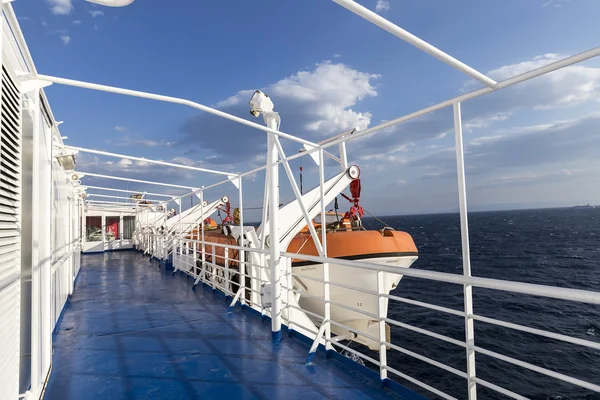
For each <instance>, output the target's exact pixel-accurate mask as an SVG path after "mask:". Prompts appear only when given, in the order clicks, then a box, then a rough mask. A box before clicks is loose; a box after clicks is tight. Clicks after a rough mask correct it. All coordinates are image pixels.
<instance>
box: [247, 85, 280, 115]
mask: <svg viewBox="0 0 600 400" xmlns="http://www.w3.org/2000/svg"><path fill="white" fill-rule="evenodd" d="M273 108H274V106H273V101H271V99H270V98H269V96H267V95H266V94H264V93H263V92H261V91H260V90H257V91H256V92H254V94H253V95H252V98H251V99H250V114H252V115H254V116H255V117H258V116H259V115H260V114H261V113H270V112H272V111H273Z"/></svg>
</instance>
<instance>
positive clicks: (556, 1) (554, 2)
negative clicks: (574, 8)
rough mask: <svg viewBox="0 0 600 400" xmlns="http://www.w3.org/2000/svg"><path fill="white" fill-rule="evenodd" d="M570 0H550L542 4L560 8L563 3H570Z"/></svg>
mask: <svg viewBox="0 0 600 400" xmlns="http://www.w3.org/2000/svg"><path fill="white" fill-rule="evenodd" d="M570 1H571V0H548V1H546V2H545V3H544V4H542V7H549V6H554V7H556V8H558V7H561V6H562V4H563V3H568V2H570Z"/></svg>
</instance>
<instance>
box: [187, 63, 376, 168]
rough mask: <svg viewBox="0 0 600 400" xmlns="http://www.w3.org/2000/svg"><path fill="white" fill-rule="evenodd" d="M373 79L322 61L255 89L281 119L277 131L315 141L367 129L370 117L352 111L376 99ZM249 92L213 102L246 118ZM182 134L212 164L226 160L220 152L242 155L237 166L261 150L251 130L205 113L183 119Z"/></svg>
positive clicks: (261, 144)
mask: <svg viewBox="0 0 600 400" xmlns="http://www.w3.org/2000/svg"><path fill="white" fill-rule="evenodd" d="M378 77H379V75H377V74H372V73H367V72H361V71H358V70H356V69H353V68H351V67H349V66H347V65H345V64H342V63H331V62H323V63H319V64H316V65H315V66H314V67H313V68H312V69H307V70H302V71H299V72H297V73H295V74H293V75H290V76H288V77H285V78H283V79H281V80H279V81H277V82H274V83H271V84H268V85H266V86H264V87H262V88H261V90H263V91H264V92H265V93H266V94H268V95H269V96H270V97H271V99H272V100H273V102H274V103H275V111H277V112H279V114H280V115H281V117H282V127H281V129H282V130H283V131H286V132H290V133H293V134H296V135H302V136H303V137H305V138H307V139H309V140H315V141H319V140H322V139H323V137H324V136H328V135H332V134H335V133H339V132H343V131H347V130H350V129H352V128H356V127H358V128H359V129H365V128H367V127H368V126H369V124H370V123H371V114H370V113H369V112H365V111H359V110H357V108H356V107H357V105H358V103H359V102H360V101H361V100H363V99H366V98H369V97H375V96H377V95H378V92H377V89H376V87H375V86H374V81H375V80H376V79H377V78H378ZM253 92H254V89H252V90H240V91H239V92H237V93H236V94H234V95H233V96H230V97H228V98H226V99H224V100H223V101H221V102H219V103H217V107H219V108H221V109H223V110H224V111H226V112H228V113H231V114H234V115H237V116H240V117H242V118H245V119H250V118H251V117H250V116H249V113H248V101H249V99H250V97H251V96H252V93H253ZM182 130H183V132H184V133H185V134H186V138H185V139H186V141H187V144H188V145H189V144H191V143H199V144H201V145H202V147H203V148H205V149H209V150H214V151H215V153H216V154H215V156H216V157H214V158H212V162H213V163H221V162H229V161H228V159H227V157H222V155H225V154H227V155H229V156H230V157H231V156H238V157H239V156H242V157H244V159H242V158H238V160H239V161H240V162H243V161H250V158H251V157H252V156H253V155H255V154H257V153H260V152H261V151H262V150H263V148H264V146H265V144H264V140H261V139H260V136H257V133H256V132H249V131H248V130H247V128H245V127H243V126H240V125H234V124H231V123H229V122H228V121H224V120H222V119H217V118H214V117H211V116H207V115H206V114H201V115H198V116H196V117H193V118H191V119H189V120H188V121H187V122H186V123H185V125H184V126H183V128H182ZM225 131H226V132H228V134H229V138H230V139H229V140H227V141H224V140H223V139H222V137H221V136H220V135H218V134H217V133H219V132H225Z"/></svg>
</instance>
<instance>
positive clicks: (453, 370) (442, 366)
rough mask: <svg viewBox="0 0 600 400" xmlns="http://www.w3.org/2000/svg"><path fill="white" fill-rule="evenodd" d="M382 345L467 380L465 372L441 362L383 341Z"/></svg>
mask: <svg viewBox="0 0 600 400" xmlns="http://www.w3.org/2000/svg"><path fill="white" fill-rule="evenodd" d="M383 344H385V345H386V346H389V347H390V348H392V349H394V350H396V351H399V352H400V353H403V354H406V355H407V356H411V357H413V358H416V359H417V360H421V361H423V362H426V363H427V364H430V365H433V366H435V367H438V368H440V369H443V370H445V371H448V372H451V373H453V374H454V375H458V376H460V377H461V378H465V379H467V378H468V376H467V373H466V372H463V371H460V370H458V369H456V368H452V367H449V366H448V365H446V364H442V363H441V362H439V361H436V360H434V359H432V358H429V357H425V356H422V355H420V354H417V353H415V352H414V351H410V350H407V349H405V348H404V347H400V346H398V345H395V344H393V343H390V342H386V341H384V342H383Z"/></svg>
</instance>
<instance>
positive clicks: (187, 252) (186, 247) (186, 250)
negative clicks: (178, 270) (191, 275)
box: [181, 238, 190, 270]
mask: <svg viewBox="0 0 600 400" xmlns="http://www.w3.org/2000/svg"><path fill="white" fill-rule="evenodd" d="M181 240H184V239H183V238H182V239H181ZM184 246H185V248H184V249H185V260H186V265H185V267H186V268H185V269H186V270H188V269H189V267H188V265H187V260H189V258H190V257H189V255H190V243H189V242H188V241H187V240H186V241H185V245H184Z"/></svg>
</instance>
